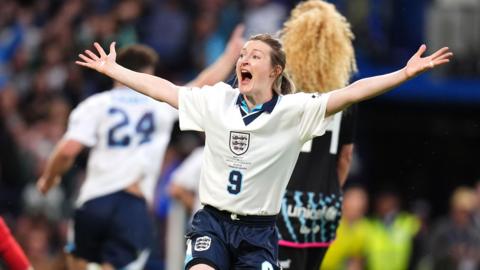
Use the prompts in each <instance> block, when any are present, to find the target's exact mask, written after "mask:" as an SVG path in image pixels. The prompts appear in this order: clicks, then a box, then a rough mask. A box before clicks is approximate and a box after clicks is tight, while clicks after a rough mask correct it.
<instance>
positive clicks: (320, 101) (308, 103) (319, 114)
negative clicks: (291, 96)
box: [300, 93, 332, 142]
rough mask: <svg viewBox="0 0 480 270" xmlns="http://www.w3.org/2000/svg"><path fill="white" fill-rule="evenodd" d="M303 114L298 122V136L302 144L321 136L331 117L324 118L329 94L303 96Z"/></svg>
mask: <svg viewBox="0 0 480 270" xmlns="http://www.w3.org/2000/svg"><path fill="white" fill-rule="evenodd" d="M303 95H304V97H303V99H304V100H303V101H304V102H303V104H302V105H303V114H302V117H301V120H300V136H301V138H302V141H303V142H306V141H309V140H311V139H313V138H314V137H317V136H322V135H323V134H324V133H325V130H326V129H327V127H328V124H329V123H330V121H331V119H332V117H325V115H326V111H327V103H328V99H329V97H330V93H325V94H306V93H304V94H303Z"/></svg>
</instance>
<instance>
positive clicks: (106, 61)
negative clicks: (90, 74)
mask: <svg viewBox="0 0 480 270" xmlns="http://www.w3.org/2000/svg"><path fill="white" fill-rule="evenodd" d="M93 46H95V48H96V49H97V52H98V54H99V56H97V55H96V54H94V53H93V52H92V51H90V50H85V54H83V53H81V54H79V55H78V57H80V58H81V59H82V60H83V61H75V63H76V64H77V65H81V66H84V67H88V68H91V69H94V70H96V71H98V72H100V73H106V71H107V70H108V68H109V67H110V66H112V65H113V64H115V59H116V58H117V53H116V51H115V42H112V43H111V44H110V52H109V53H108V54H106V53H105V51H104V50H103V48H102V46H100V44H98V42H95V43H93Z"/></svg>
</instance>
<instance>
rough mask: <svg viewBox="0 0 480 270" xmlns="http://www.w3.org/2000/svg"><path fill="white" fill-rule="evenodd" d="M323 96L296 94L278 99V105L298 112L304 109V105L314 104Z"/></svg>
mask: <svg viewBox="0 0 480 270" xmlns="http://www.w3.org/2000/svg"><path fill="white" fill-rule="evenodd" d="M324 95H325V94H317V93H304V92H298V93H294V94H288V95H284V96H281V97H280V104H282V105H281V106H282V107H285V106H286V107H288V108H292V109H293V108H297V109H298V110H303V109H305V107H304V106H305V105H307V104H309V103H316V102H319V101H321V100H322V98H324V97H325V96H324Z"/></svg>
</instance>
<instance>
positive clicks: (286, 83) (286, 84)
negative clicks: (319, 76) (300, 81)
mask: <svg viewBox="0 0 480 270" xmlns="http://www.w3.org/2000/svg"><path fill="white" fill-rule="evenodd" d="M273 90H275V92H277V94H281V95H288V94H291V93H294V92H295V84H293V82H292V80H291V79H290V78H289V76H288V75H287V73H285V72H282V74H280V76H278V79H277V80H276V81H275V83H274V84H273Z"/></svg>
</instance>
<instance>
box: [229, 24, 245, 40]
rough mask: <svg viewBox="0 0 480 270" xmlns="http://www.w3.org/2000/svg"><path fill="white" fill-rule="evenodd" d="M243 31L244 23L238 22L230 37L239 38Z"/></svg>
mask: <svg viewBox="0 0 480 270" xmlns="http://www.w3.org/2000/svg"><path fill="white" fill-rule="evenodd" d="M243 32H245V25H244V24H243V23H240V24H238V25H237V26H236V27H235V29H234V30H233V33H232V37H236V38H241V37H243Z"/></svg>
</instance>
